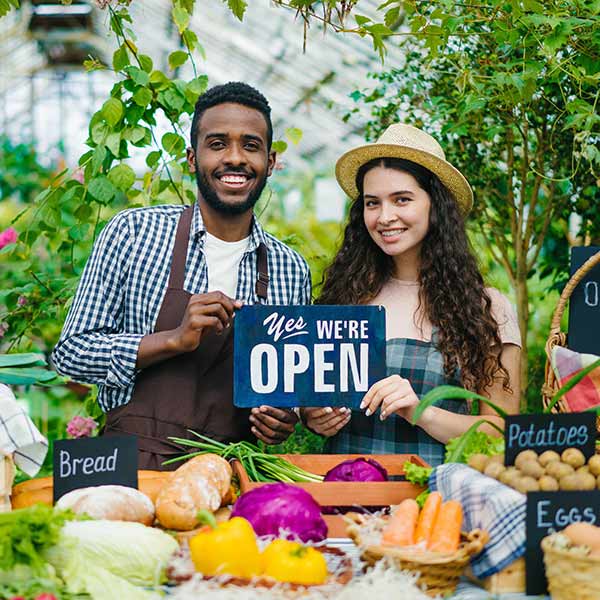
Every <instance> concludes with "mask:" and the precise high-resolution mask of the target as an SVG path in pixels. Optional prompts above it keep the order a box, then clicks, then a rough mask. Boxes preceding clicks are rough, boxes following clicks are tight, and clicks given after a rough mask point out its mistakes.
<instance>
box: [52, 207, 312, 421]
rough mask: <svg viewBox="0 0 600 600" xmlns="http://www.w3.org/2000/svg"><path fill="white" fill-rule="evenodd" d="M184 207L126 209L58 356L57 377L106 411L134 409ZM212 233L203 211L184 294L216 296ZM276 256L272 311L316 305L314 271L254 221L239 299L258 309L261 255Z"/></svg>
mask: <svg viewBox="0 0 600 600" xmlns="http://www.w3.org/2000/svg"><path fill="white" fill-rule="evenodd" d="M184 208H185V207H184V206H170V205H169V206H153V207H150V208H135V209H130V210H125V211H123V212H121V213H119V214H118V215H116V216H115V217H114V218H113V219H112V220H111V221H110V222H109V223H108V224H107V225H106V227H105V228H104V230H103V231H102V233H101V234H100V236H99V237H98V239H97V240H96V243H95V245H94V249H93V251H92V255H91V256H90V258H89V260H88V262H87V265H86V267H85V270H84V272H83V275H82V277H81V281H80V282H79V287H78V289H77V293H76V295H75V298H74V300H73V304H72V306H71V309H70V310H69V314H68V316H67V320H66V321H65V325H64V328H63V331H62V334H61V336H60V339H59V341H58V344H57V345H56V347H55V348H54V352H53V353H52V359H53V362H54V365H55V367H56V369H57V371H58V372H59V373H61V374H63V375H68V376H69V377H71V378H73V379H74V380H76V381H81V382H85V383H94V384H96V385H97V386H98V403H99V404H100V407H101V408H102V410H104V411H105V412H108V411H109V410H112V409H114V408H117V407H119V406H122V405H124V404H127V403H128V402H129V400H130V399H131V394H132V391H133V386H134V383H135V377H136V374H137V372H138V370H137V369H136V366H135V364H136V360H137V352H138V347H139V345H140V341H141V339H142V338H143V337H144V336H145V335H148V334H150V333H152V332H153V331H154V327H155V324H156V319H157V318H158V313H159V310H160V307H161V304H162V301H163V297H164V295H165V292H166V290H167V284H168V279H169V272H170V270H171V269H170V267H171V255H172V253H173V247H174V245H175V232H176V230H177V223H178V221H179V217H180V215H181V213H182V212H183V210H184ZM205 233H206V229H205V227H204V222H203V220H202V215H201V213H200V209H199V208H198V205H197V204H196V205H195V206H194V214H193V218H192V224H191V228H190V240H189V245H188V251H187V259H186V270H185V283H184V288H185V290H186V291H187V292H189V293H191V294H204V293H206V292H207V291H208V269H207V265H206V260H205V257H204V252H203V248H204V239H205V235H204V234H205ZM261 242H262V243H264V244H265V245H266V247H267V249H268V266H269V277H270V281H269V289H268V296H267V303H268V304H308V303H310V297H311V280H310V270H309V268H308V265H307V264H306V261H305V260H304V259H303V258H302V257H301V256H300V255H299V254H298V253H297V252H295V251H294V250H292V249H291V248H289V247H288V246H286V245H285V244H283V243H282V242H280V241H279V240H277V239H276V238H275V237H273V236H272V235H270V234H268V233H266V232H265V231H264V230H263V229H262V227H261V226H260V225H259V224H258V222H257V220H256V219H254V220H253V225H252V230H251V233H250V241H249V245H248V249H247V251H246V253H245V254H244V256H243V257H242V260H241V263H240V266H239V270H238V284H237V293H236V298H238V299H240V300H242V301H243V302H244V303H246V304H256V303H258V301H259V299H258V297H257V296H256V292H255V282H256V279H257V277H258V272H257V265H256V250H257V248H258V246H259V244H260V243H261Z"/></svg>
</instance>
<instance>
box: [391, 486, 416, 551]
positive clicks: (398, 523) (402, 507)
mask: <svg viewBox="0 0 600 600" xmlns="http://www.w3.org/2000/svg"><path fill="white" fill-rule="evenodd" d="M418 516H419V505H418V504H417V503H416V502H415V500H413V499H412V498H407V499H406V500H403V501H402V502H400V504H399V505H398V506H397V507H396V510H395V511H394V512H393V513H392V515H391V516H390V519H389V521H388V522H387V525H386V526H385V529H384V530H383V534H382V541H383V543H384V544H388V545H393V546H412V545H414V543H415V527H416V525H417V517H418Z"/></svg>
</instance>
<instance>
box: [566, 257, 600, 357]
mask: <svg viewBox="0 0 600 600" xmlns="http://www.w3.org/2000/svg"><path fill="white" fill-rule="evenodd" d="M596 252H600V247H598V246H578V247H575V248H572V249H571V275H572V274H573V273H574V272H575V271H577V269H578V268H579V267H581V265H582V264H583V263H584V262H585V261H586V260H587V259H588V258H591V257H592V256H593V255H594V254H596ZM567 337H568V339H567V345H568V347H569V348H570V349H571V350H574V351H575V352H583V353H585V354H600V264H598V265H596V266H595V267H594V268H593V269H592V270H591V271H589V272H588V273H587V274H586V276H585V277H584V278H583V279H582V280H581V281H580V282H579V283H578V284H577V287H576V288H575V289H574V290H573V293H572V294H571V298H570V299H569V333H568V336H567Z"/></svg>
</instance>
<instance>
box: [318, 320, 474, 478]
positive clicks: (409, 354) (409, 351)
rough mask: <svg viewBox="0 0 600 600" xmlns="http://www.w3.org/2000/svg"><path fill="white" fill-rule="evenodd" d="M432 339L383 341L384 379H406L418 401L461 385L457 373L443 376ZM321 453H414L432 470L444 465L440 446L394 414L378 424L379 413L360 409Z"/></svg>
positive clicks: (447, 405) (458, 405) (454, 405)
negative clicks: (439, 389) (435, 391)
mask: <svg viewBox="0 0 600 600" xmlns="http://www.w3.org/2000/svg"><path fill="white" fill-rule="evenodd" d="M435 337H436V336H435V331H434V332H433V334H432V340H431V341H430V342H423V341H420V340H413V339H406V338H395V339H390V340H388V341H387V345H386V348H387V350H386V354H387V374H388V376H389V375H394V374H398V375H400V376H401V377H403V378H405V379H408V381H410V383H411V385H412V387H413V390H414V391H415V394H416V395H417V396H418V397H419V398H422V397H423V396H424V395H425V394H426V393H427V392H429V391H430V390H432V389H433V388H435V387H437V386H439V385H443V384H448V385H461V383H460V374H459V373H455V375H454V376H453V377H452V378H447V377H446V376H445V374H444V360H443V357H442V354H441V352H439V350H437V348H436V346H435ZM436 406H438V407H439V408H443V409H445V410H448V411H451V412H455V413H461V414H468V406H467V404H466V403H465V402H463V401H461V400H442V401H440V402H438V403H437V404H436ZM325 451H326V452H328V453H331V454H418V455H419V456H420V457H421V458H422V459H423V460H425V461H426V462H428V463H429V464H430V465H431V466H434V467H435V466H437V465H440V464H442V463H443V462H444V444H442V443H441V442H438V441H437V440H435V439H434V438H432V437H431V436H430V435H428V434H427V433H425V431H423V430H422V429H421V428H420V427H415V426H414V425H411V424H410V423H409V422H408V421H406V419H403V418H402V417H400V416H398V415H392V416H390V417H388V418H387V419H386V420H385V421H381V420H380V419H379V410H377V411H376V412H375V414H374V415H371V416H369V417H367V416H366V415H365V413H364V411H362V410H358V411H357V410H353V411H352V417H351V419H350V422H349V423H348V425H346V427H344V428H343V429H342V430H341V431H340V432H339V433H337V434H336V435H335V436H333V437H331V438H329V439H328V440H327V443H326V445H325Z"/></svg>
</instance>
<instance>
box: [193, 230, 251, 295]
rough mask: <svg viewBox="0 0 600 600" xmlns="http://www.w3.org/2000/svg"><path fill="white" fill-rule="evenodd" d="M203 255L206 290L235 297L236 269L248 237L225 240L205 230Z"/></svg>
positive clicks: (248, 241)
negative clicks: (206, 281) (206, 275)
mask: <svg viewBox="0 0 600 600" xmlns="http://www.w3.org/2000/svg"><path fill="white" fill-rule="evenodd" d="M205 235H206V238H205V240H204V256H205V258H206V265H207V268H208V291H209V292H217V291H218V292H223V293H224V294H227V295H228V296H229V297H230V298H233V299H235V298H236V294H237V284H238V269H239V266H240V262H241V260H242V257H243V256H244V254H245V252H246V251H247V250H248V245H249V243H250V237H247V238H244V239H243V240H239V241H238V242H226V241H224V240H221V239H219V238H217V237H215V236H214V235H211V234H210V233H208V231H207V232H206V234H205Z"/></svg>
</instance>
